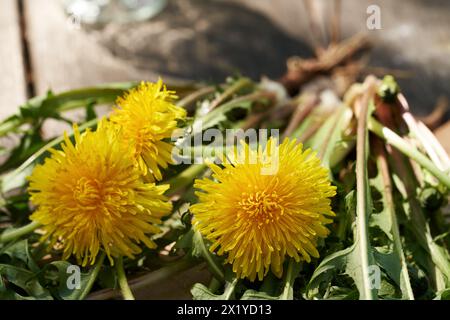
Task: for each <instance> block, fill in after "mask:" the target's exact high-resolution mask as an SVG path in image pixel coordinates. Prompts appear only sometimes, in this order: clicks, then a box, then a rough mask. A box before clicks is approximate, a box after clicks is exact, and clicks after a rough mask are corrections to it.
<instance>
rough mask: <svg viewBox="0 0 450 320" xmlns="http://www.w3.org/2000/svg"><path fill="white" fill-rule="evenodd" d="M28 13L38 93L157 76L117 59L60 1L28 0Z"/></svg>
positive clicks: (26, 14)
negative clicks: (83, 28) (80, 25)
mask: <svg viewBox="0 0 450 320" xmlns="http://www.w3.org/2000/svg"><path fill="white" fill-rule="evenodd" d="M25 16H26V19H27V33H28V37H29V42H30V54H31V61H32V65H33V71H34V81H35V88H36V93H37V94H43V93H45V92H46V91H47V90H48V89H50V88H51V89H52V90H54V91H61V90H68V89H73V88H77V87H82V86H88V85H98V84H101V83H105V82H114V81H129V80H142V79H149V78H150V79H154V78H155V75H153V74H149V73H148V72H146V73H143V72H141V71H140V70H136V69H135V68H133V67H131V66H130V65H129V64H127V63H126V61H121V60H118V59H116V58H115V57H114V56H113V55H112V54H111V53H110V52H109V51H108V50H107V49H105V48H103V47H102V46H101V45H100V44H99V43H98V41H97V39H96V37H95V34H94V33H86V32H85V31H83V30H82V29H79V28H76V27H74V25H73V24H72V23H71V21H73V19H69V17H67V16H66V15H65V13H64V11H63V8H62V5H61V1H48V0H25Z"/></svg>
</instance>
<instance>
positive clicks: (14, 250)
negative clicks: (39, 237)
mask: <svg viewBox="0 0 450 320" xmlns="http://www.w3.org/2000/svg"><path fill="white" fill-rule="evenodd" d="M3 255H6V256H8V257H9V258H10V259H11V260H12V262H14V260H16V259H17V260H20V261H22V262H23V263H24V265H25V266H26V267H27V268H28V269H30V270H31V271H32V272H34V273H38V272H39V271H40V269H39V267H38V265H37V264H36V262H34V259H33V258H32V257H31V255H30V251H29V247H28V239H25V240H22V241H19V242H15V243H13V244H12V245H9V246H7V247H5V248H3V249H2V250H1V251H0V257H1V256H3Z"/></svg>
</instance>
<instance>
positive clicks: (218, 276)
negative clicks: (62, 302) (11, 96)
mask: <svg viewBox="0 0 450 320" xmlns="http://www.w3.org/2000/svg"><path fill="white" fill-rule="evenodd" d="M137 85H138V84H133V83H124V84H114V85H108V86H101V87H93V88H86V89H80V90H75V91H69V92H64V93H60V94H55V93H52V92H49V93H48V94H47V95H46V96H43V97H37V98H34V99H31V100H30V101H28V102H27V103H26V104H25V105H23V106H21V107H20V109H19V113H18V114H16V115H14V116H12V117H10V118H8V119H6V120H4V121H3V122H2V123H1V124H0V136H1V139H2V145H4V147H3V148H2V157H3V162H2V165H1V166H0V174H1V195H0V201H1V212H0V299H86V298H88V299H115V298H121V295H122V296H123V297H124V298H126V299H132V298H133V294H135V293H139V292H141V291H145V292H151V291H152V290H157V289H158V287H161V286H164V284H165V282H166V281H168V280H169V279H170V278H171V277H173V276H174V275H176V274H179V273H181V272H188V271H189V270H191V272H194V270H198V268H201V270H208V273H207V277H204V278H205V281H204V283H196V284H194V285H193V286H192V288H191V290H190V293H191V295H192V297H193V299H242V300H249V299H268V300H276V299H295V300H304V299H307V300H311V299H312V300H315V299H335V300H340V299H342V300H343V299H370V300H372V299H449V298H450V255H449V251H448V246H449V245H450V237H449V230H450V228H449V212H448V207H446V206H447V198H448V190H449V189H450V173H449V168H450V160H449V158H448V156H447V154H446V153H445V151H444V150H443V149H442V147H441V146H440V144H439V143H438V141H437V140H436V138H435V137H434V135H433V134H432V132H431V131H429V130H428V129H427V127H426V126H425V125H424V124H423V123H421V122H420V121H418V120H416V119H415V118H414V117H413V116H412V115H411V113H410V111H409V107H408V103H407V100H406V98H405V97H404V96H403V95H402V93H401V91H400V88H399V87H398V85H397V84H396V82H395V80H394V79H393V78H392V77H390V76H387V77H385V78H384V79H383V80H380V79H377V78H375V77H373V76H369V77H367V78H366V79H365V80H364V82H362V83H354V84H352V85H351V86H349V87H348V89H347V90H346V92H345V93H344V94H341V95H340V94H337V93H336V92H335V91H333V90H331V89H330V88H323V87H319V88H317V87H316V88H314V89H311V90H309V89H305V90H302V91H300V93H299V94H295V95H289V94H288V93H287V90H286V89H285V87H284V86H283V85H281V84H280V83H277V82H274V81H270V80H267V79H265V80H263V81H261V82H259V83H256V82H254V81H252V80H250V79H247V78H243V77H236V78H230V79H228V80H227V81H226V82H225V83H223V84H219V85H213V86H207V85H196V86H179V85H174V86H171V85H170V84H168V89H170V90H174V91H176V93H177V95H178V98H176V99H174V102H173V103H174V104H176V106H177V107H178V108H180V109H181V108H182V109H185V110H186V116H185V117H179V118H174V119H171V121H176V124H175V127H177V128H178V129H177V130H178V131H179V137H178V139H177V140H176V142H173V143H175V144H177V145H178V146H180V148H181V143H182V142H183V141H187V140H188V139H195V137H196V135H198V134H200V135H201V134H202V133H203V132H204V131H205V130H207V129H215V130H217V131H216V132H221V133H225V132H226V130H227V129H243V130H246V129H249V128H254V129H266V130H267V132H269V135H271V134H272V132H277V131H272V130H277V129H278V130H279V143H280V144H281V143H282V141H284V140H283V139H284V138H288V141H290V142H292V143H291V145H289V147H286V149H287V150H291V151H292V150H294V151H292V152H293V153H292V155H290V154H288V157H285V158H286V159H287V160H285V161H287V164H286V166H287V167H288V169H289V170H291V171H293V172H295V171H296V170H297V171H299V174H303V176H302V177H303V178H302V179H303V180H301V179H300V180H295V182H296V184H297V185H298V186H299V187H302V186H307V187H308V188H309V189H307V188H306V187H305V188H303V189H293V190H294V191H297V190H301V191H299V194H294V195H293V198H292V199H294V200H292V201H300V202H302V203H303V202H305V203H306V202H308V201H310V200H311V199H310V198H314V199H316V198H321V197H322V200H321V201H322V202H321V203H319V204H316V205H315V206H312V207H311V208H312V209H311V210H312V211H311V212H310V213H309V216H310V217H312V218H311V219H310V220H308V219H306V220H302V221H305V222H303V223H304V224H305V225H303V226H302V227H303V228H304V229H298V230H309V231H308V232H309V234H308V235H306V234H303V236H304V237H303V238H302V237H301V236H299V239H303V240H301V241H300V240H298V241H297V240H295V241H297V242H295V243H294V238H295V237H296V236H297V235H296V234H295V233H292V234H290V236H289V237H286V238H283V239H284V240H283V241H284V242H283V245H284V247H286V248H288V249H286V250H287V251H286V250H284V251H282V250H283V249H282V248H281V249H280V248H277V246H278V244H275V245H274V248H272V251H273V252H282V253H283V254H284V255H283V256H280V255H281V253H277V254H275V255H272V260H274V259H275V260H279V259H281V262H280V266H279V268H277V267H273V266H272V268H265V269H264V268H262V267H261V266H255V264H256V263H258V262H257V261H260V263H261V264H264V261H262V262H261V259H260V258H257V259H255V258H250V257H249V258H248V259H246V258H245V256H244V257H243V258H242V257H241V256H240V255H239V252H240V254H244V255H245V254H246V251H245V250H250V249H248V248H247V249H246V248H244V247H242V246H247V245H248V246H250V244H247V243H245V241H249V242H252V243H254V245H255V246H256V247H258V248H259V245H263V244H264V243H267V242H270V241H272V240H273V239H272V240H271V239H267V238H264V237H265V236H267V235H269V233H267V234H264V235H262V236H260V237H259V238H255V239H257V240H254V239H253V238H252V237H251V236H248V237H247V238H246V235H243V236H242V239H247V240H242V242H239V241H235V242H236V243H234V244H233V245H231V244H230V245H229V248H230V250H228V251H226V252H223V250H222V252H220V245H219V246H218V245H217V244H216V243H215V240H214V239H215V238H214V237H212V236H211V234H208V232H210V233H211V232H212V233H214V232H216V233H221V232H222V233H225V232H226V230H225V229H227V228H228V229H227V230H235V229H233V228H235V226H234V225H233V221H229V222H228V224H227V225H224V230H217V229H218V228H220V227H218V226H217V225H216V224H214V223H215V222H216V221H218V220H215V217H218V216H215V215H216V214H219V211H220V210H221V208H222V207H223V206H224V204H223V203H219V202H220V197H221V196H222V194H221V192H222V191H223V192H225V191H224V190H223V189H218V186H221V185H222V184H223V183H218V180H220V179H227V175H226V174H224V172H231V170H234V169H237V167H236V168H235V167H234V166H233V164H228V169H227V167H226V165H220V164H217V165H214V164H211V163H212V162H214V159H216V158H217V157H220V156H223V154H222V153H220V152H219V151H217V148H216V147H217V144H216V145H214V144H213V143H210V142H211V140H209V142H208V141H207V142H202V145H200V146H199V145H195V147H193V148H191V149H189V148H187V149H186V148H184V149H183V150H184V151H185V152H186V151H187V153H188V154H184V155H183V156H184V157H189V158H191V159H197V160H198V158H201V159H203V161H197V162H199V163H192V164H191V163H186V162H183V161H181V163H179V164H177V165H175V164H173V163H172V164H168V165H167V163H166V164H162V165H161V166H160V170H161V177H160V178H157V179H152V178H151V177H148V176H147V177H146V178H143V179H144V180H143V181H144V182H145V183H147V184H148V185H151V184H153V183H156V185H167V186H168V187H167V190H165V191H164V195H160V196H161V197H163V198H161V199H163V200H164V199H165V200H164V201H166V202H167V203H170V206H171V210H170V212H168V213H167V214H165V215H164V216H163V217H162V218H161V220H160V221H158V223H157V224H158V225H157V227H158V229H159V232H152V233H151V234H150V236H149V238H150V239H151V242H152V244H154V245H148V246H146V245H144V244H143V243H142V242H137V243H135V244H133V245H130V246H131V247H132V248H133V249H132V250H133V255H132V258H130V257H127V256H126V255H125V254H124V255H123V256H118V255H114V254H112V253H111V257H109V255H110V254H109V251H108V250H112V251H111V252H114V250H113V249H114V248H109V249H108V250H106V249H105V247H103V248H102V247H100V248H98V250H97V251H98V252H96V254H92V252H91V255H90V256H89V257H90V258H92V259H93V261H92V263H80V261H79V259H77V257H78V256H79V255H81V256H82V254H81V253H80V252H78V255H77V254H75V252H74V254H73V255H70V254H64V247H65V246H67V243H69V242H68V240H69V239H66V238H64V235H60V237H59V238H58V237H54V238H55V239H54V238H52V237H50V238H49V237H47V238H46V237H45V233H46V232H48V229H45V228H43V227H42V224H40V223H37V222H36V221H30V215H33V213H35V212H36V210H39V205H36V203H33V201H32V199H31V201H30V194H32V193H33V192H32V190H31V191H30V178H29V177H30V175H32V174H33V171H34V170H35V169H36V167H39V166H40V165H42V164H44V163H46V159H49V157H51V156H52V154H55V153H56V154H60V153H58V152H60V151H58V150H63V151H65V152H69V151H68V149H70V145H71V143H73V144H74V145H76V144H77V143H79V141H78V140H79V139H80V137H79V135H81V136H83V132H86V130H88V131H89V132H91V133H90V134H93V132H98V131H101V130H105V129H102V128H97V127H98V126H100V127H102V126H105V124H104V123H102V121H106V120H101V119H102V116H101V115H100V114H98V108H97V106H103V105H111V106H114V105H117V104H118V102H117V101H119V100H118V99H120V97H126V95H127V91H128V90H130V89H132V88H134V87H136V86H137ZM74 109H76V110H84V111H81V112H84V119H83V121H78V127H75V130H72V131H69V132H67V133H66V136H65V137H64V136H61V137H57V138H55V139H52V140H45V139H44V138H43V136H42V132H41V131H42V126H43V124H44V123H45V121H47V120H48V119H56V120H59V121H65V122H68V123H70V124H72V122H73V121H72V120H70V119H67V118H66V116H65V113H66V111H68V110H74ZM107 116H108V115H107ZM147 116H154V117H157V116H159V113H157V112H155V114H154V115H147ZM199 123H201V124H202V127H201V131H200V132H198V127H197V125H198V124H199ZM96 130H97V131H96ZM119 131H120V130H119ZM64 141H65V144H64ZM161 141H163V142H164V143H167V144H170V143H172V142H171V139H170V138H167V137H164V138H163V139H162V140H161ZM203 141H205V139H204V140H203ZM273 141H277V140H272V142H273ZM69 142H70V143H69ZM61 143H63V144H61ZM99 143H100V142H99ZM300 143H301V144H302V145H303V147H301V144H300ZM63 146H64V147H63ZM61 148H63V149H61ZM99 148H101V147H100V146H99ZM309 149H310V150H311V151H306V150H309ZM51 150H53V151H51ZM302 150H303V151H302ZM95 152H97V150H92V153H94V154H95ZM295 152H296V153H295ZM302 152H303V153H302ZM313 153H314V154H315V155H313ZM306 154H308V155H306ZM309 154H311V155H312V156H309ZM55 157H56V156H55ZM124 157H125V156H124ZM308 157H309V158H308ZM155 159H157V160H155V161H156V162H157V163H160V162H158V161H159V160H158V158H155ZM305 159H317V163H316V162H315V160H305ZM61 161H62V160H61ZM308 161H309V162H308ZM200 162H202V163H200ZM79 165H80V166H81V167H82V166H83V163H80V164H79ZM282 169H283V168H282ZM146 170H150V171H152V170H153V169H151V168H150V169H146ZM226 170H228V171H226ZM285 171H286V170H285ZM242 172H243V173H242V175H243V176H244V175H245V170H244V171H242ZM288 176H289V174H288V172H286V177H288ZM309 177H315V178H314V179H315V180H314V179H312V178H311V179H312V180H311V179H309ZM242 179H244V178H242ZM156 180H157V181H156ZM310 180H311V181H310ZM31 181H32V183H33V181H34V180H33V179H31ZM49 181H51V177H49ZM236 181H238V180H236ZM144 182H143V183H144ZM221 182H223V181H221ZM282 182H283V181H281V182H280V183H282ZM277 183H278V182H277ZM147 184H146V185H147ZM319 185H320V187H319ZM83 186H84V187H83V188H88V187H90V186H88V185H83ZM52 188H57V186H49V190H50V191H51V190H52ZM31 189H33V188H31ZM244 189H245V185H244V184H242V185H239V184H238V183H237V184H236V187H235V188H234V191H233V190H228V191H229V192H232V191H233V192H235V194H237V195H241V194H242V195H243V194H246V192H247V191H248V190H244ZM205 190H208V192H209V195H210V198H213V199H214V200H211V201H212V204H211V203H210V204H208V205H205V204H204V201H206V200H201V199H205V196H204V193H202V191H205ZM214 190H216V192H217V194H214V192H215V191H214ZM228 191H227V192H228ZM74 192H75V191H74ZM77 192H78V191H77ZM83 195H84V196H88V197H89V196H90V194H89V193H83ZM264 196H265V195H264ZM308 197H309V198H308ZM80 199H81V198H80ZM86 199H87V198H82V200H80V201H91V199H90V198H89V199H87V200H86ZM199 199H200V200H199ZM224 199H225V198H224ZM230 199H232V198H226V199H225V200H223V201H232V200H230ZM246 199H247V200H248V201H249V202H246V203H245V204H242V203H239V204H238V203H236V204H235V206H238V205H239V206H244V205H245V206H247V207H248V208H250V207H251V210H253V211H251V212H253V213H254V212H259V211H254V210H256V209H255V208H256V207H257V205H258V201H259V200H258V199H257V198H256V197H254V198H252V197H251V196H249V197H248V198H246ZM264 199H266V200H267V201H268V203H269V202H270V203H269V204H264V210H266V211H264V212H266V213H267V215H268V216H270V217H272V215H274V214H275V215H276V214H279V213H280V212H281V211H276V210H275V209H273V210H275V211H273V212H271V210H272V209H271V208H277V206H278V207H279V206H281V205H282V204H281V202H280V201H281V200H278V199H279V198H277V197H275V196H274V197H272V198H267V197H266V198H264ZM305 199H306V200H305ZM308 199H309V200H308ZM314 199H313V200H314ZM163 200H161V201H163ZM313 200H311V201H313ZM61 201H63V199H61ZM136 201H137V200H136ZM143 201H144V200H143ZM214 201H216V202H214ZM314 201H315V200H314ZM44 202H45V201H44ZM40 203H41V204H42V202H40ZM61 203H63V202H61ZM80 203H86V205H88V204H90V202H80ZM202 203H203V204H202ZM255 203H257V204H256V207H252V206H254V205H255ZM131 205H132V204H131ZM232 205H233V203H231V204H230V206H232ZM293 205H294V206H295V203H294V204H293ZM208 208H210V209H208ZM227 208H228V209H227V210H229V207H227ZM328 208H329V209H328ZM67 209H68V210H69V209H70V210H72V209H73V208H67ZM285 209H286V208H284V209H283V210H285ZM313 209H314V210H316V211H317V212H314V210H313ZM133 210H134V209H133ZM208 210H209V211H208ZM249 210H250V209H249ZM258 210H259V209H258ZM261 210H262V209H261ZM286 210H287V209H286ZM72 211H73V210H72ZM72 211H71V212H72ZM61 212H63V211H61ZM283 212H284V211H283ZM324 213H325V214H328V216H327V218H325V217H322V214H324ZM332 213H334V215H333V214H332ZM319 216H320V218H319ZM75 217H76V213H75ZM202 217H208V218H207V219H211V220H207V219H206V218H205V219H206V220H204V221H203V222H204V223H203V225H202V224H201V222H202V221H201V219H202ZM75 219H76V218H75ZM217 219H218V218H217ZM221 219H222V218H221ZM224 219H226V217H224ZM273 219H275V220H276V219H277V217H274V218H273ZM314 219H319V220H320V221H321V223H323V224H324V225H325V224H326V228H327V229H328V230H329V232H327V233H326V232H325V231H324V229H323V228H322V225H321V224H314V223H315V222H314V221H315V220H314ZM275 220H274V221H275ZM205 221H206V222H205ZM308 221H310V222H311V225H308ZM263 223H266V224H270V223H272V222H270V221H268V222H265V221H262V222H261V224H263ZM209 225H213V226H214V227H208V226H209ZM59 226H60V227H61V225H59ZM56 227H58V225H57V226H56ZM208 228H209V229H211V228H213V230H209V231H208ZM286 228H287V229H286V230H291V229H289V228H288V227H286ZM121 230H122V229H121ZM205 230H206V231H205ZM292 230H293V229H292ZM55 232H58V231H55ZM80 232H81V231H80ZM111 232H112V233H114V230H112V231H111ZM120 232H122V233H123V232H124V231H123V230H122V231H120ZM298 232H303V231H298ZM325 233H326V234H325ZM273 234H276V235H277V237H278V238H279V239H281V238H282V236H280V235H279V234H277V231H276V230H275V231H274V233H273ZM319 235H322V236H319ZM122 236H123V235H122ZM255 237H257V236H256V235H255ZM305 237H306V238H307V239H306V238H305ZM79 239H81V240H79V241H83V239H82V238H79ZM305 239H306V240H305ZM289 241H292V243H290V242H289ZM302 241H303V242H302ZM75 245H76V244H75ZM226 245H227V244H226V243H225V244H224V243H222V246H226ZM309 245H312V246H313V248H311V247H310V246H309ZM112 246H114V244H112ZM135 246H138V248H136V247H135ZM302 246H303V247H302ZM218 247H219V248H218ZM231 247H237V248H241V247H242V248H243V249H242V250H241V251H238V253H236V252H234V253H233V254H234V255H235V256H234V260H233V259H231V258H230V257H229V255H230V254H231V252H233V251H232V250H233V248H231ZM293 248H295V249H293ZM305 248H306V249H305ZM128 249H129V248H125V249H123V250H122V251H123V252H127V250H128ZM105 250H106V251H108V252H106V255H107V256H108V258H105ZM130 250H131V249H130ZM255 250H256V249H255ZM261 250H262V249H261ZM277 250H278V251H277ZM280 250H281V251H280ZM297 250H298V251H297ZM305 250H306V251H307V252H306V251H305ZM122 251H121V250H118V252H122ZM294 251H296V252H297V253H298V254H297V253H296V252H294ZM242 252H244V253H242ZM252 252H253V253H252V254H253V257H255V256H257V255H258V252H262V251H252ZM255 252H256V253H255ZM301 252H303V253H302V254H300V253H301ZM288 253H289V254H288ZM291 257H295V258H291ZM233 261H234V262H236V261H239V263H233ZM73 267H75V269H76V268H79V269H78V270H80V272H81V273H80V275H79V277H78V280H79V281H78V283H75V285H72V286H71V285H69V284H70V283H72V284H73V283H74V282H73V281H74V280H77V278H74V277H73V275H74V271H73V270H74V269H73ZM71 268H72V269H71ZM251 270H254V272H253V271H251ZM258 270H259V271H260V272H259V273H258ZM197 272H198V271H197ZM202 273H204V272H202ZM139 297H142V298H145V295H144V296H142V295H139Z"/></svg>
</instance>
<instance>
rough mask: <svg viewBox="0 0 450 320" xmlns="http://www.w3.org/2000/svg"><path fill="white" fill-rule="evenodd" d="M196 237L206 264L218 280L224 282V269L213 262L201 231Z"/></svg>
mask: <svg viewBox="0 0 450 320" xmlns="http://www.w3.org/2000/svg"><path fill="white" fill-rule="evenodd" d="M194 237H195V238H196V239H195V240H196V241H197V243H198V244H199V247H200V250H201V252H202V256H203V258H204V259H205V260H206V263H207V264H208V266H209V268H210V270H211V272H212V273H213V275H214V276H215V277H216V278H217V280H220V281H224V279H225V274H224V272H223V270H222V268H221V267H220V266H218V265H217V263H216V262H215V261H214V260H213V258H212V256H211V253H210V252H209V250H208V248H206V245H205V242H204V241H203V237H202V235H201V233H200V232H199V231H195V233H194Z"/></svg>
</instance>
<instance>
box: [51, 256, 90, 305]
mask: <svg viewBox="0 0 450 320" xmlns="http://www.w3.org/2000/svg"><path fill="white" fill-rule="evenodd" d="M70 266H72V264H71V263H69V262H67V261H54V262H52V263H50V264H49V265H48V266H47V272H49V271H50V268H52V267H53V268H56V270H57V273H58V282H59V284H58V288H57V295H58V298H59V299H63V300H79V299H82V298H84V297H85V296H86V295H87V294H88V293H89V291H90V290H91V286H92V281H93V279H92V278H93V277H95V276H96V274H95V267H93V268H91V269H90V270H89V272H87V273H85V272H80V278H79V279H80V286H79V288H73V289H71V288H69V285H68V280H69V277H71V276H73V275H74V273H72V272H68V270H69V269H68V268H69V267H70ZM94 280H95V279H94ZM69 282H71V281H69Z"/></svg>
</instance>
